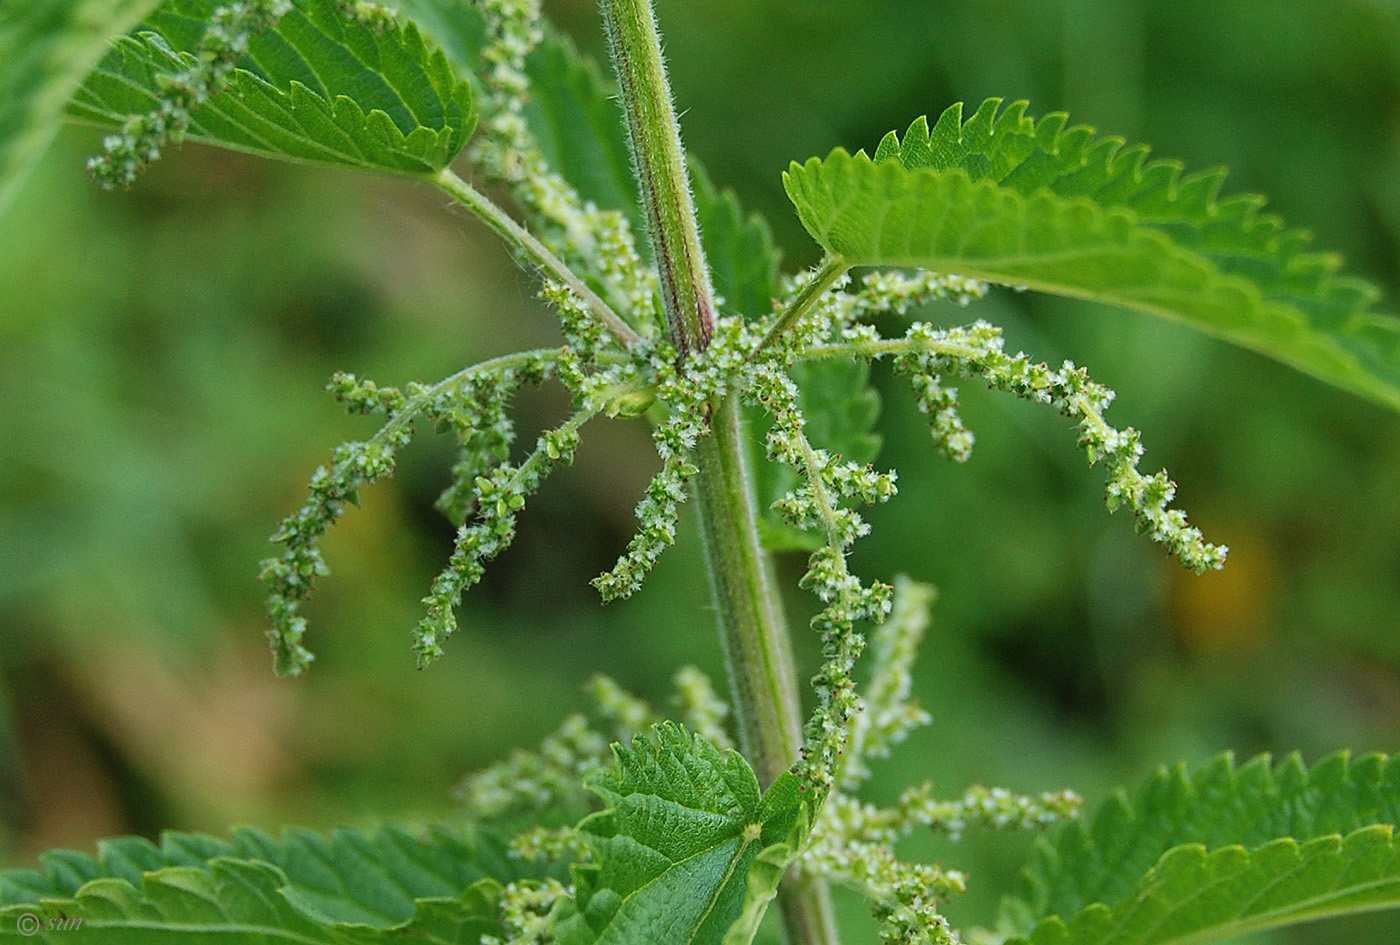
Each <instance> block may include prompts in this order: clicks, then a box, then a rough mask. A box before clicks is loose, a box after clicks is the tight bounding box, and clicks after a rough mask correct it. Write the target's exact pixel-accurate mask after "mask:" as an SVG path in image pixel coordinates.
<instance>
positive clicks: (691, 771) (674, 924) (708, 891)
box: [555, 723, 809, 945]
mask: <svg viewBox="0 0 1400 945" xmlns="http://www.w3.org/2000/svg"><path fill="white" fill-rule="evenodd" d="M613 750H614V753H615V755H616V756H617V764H616V766H615V767H614V768H613V769H611V770H606V771H602V772H599V773H598V775H597V776H596V777H594V778H593V779H592V780H591V782H590V787H591V788H592V789H593V790H594V791H596V792H597V793H598V795H599V796H600V797H602V798H603V800H604V801H605V802H606V803H607V805H608V809H607V810H604V811H601V812H600V813H597V814H594V815H592V816H591V817H589V818H587V819H585V820H584V821H583V823H582V824H581V829H583V830H584V832H585V834H586V835H587V836H588V838H589V842H590V844H591V846H592V847H593V851H594V859H593V862H592V863H590V864H588V865H586V866H580V867H575V869H574V881H575V886H576V890H577V891H576V895H575V897H574V898H573V899H571V900H568V901H566V902H565V903H564V905H563V906H562V908H561V909H560V910H559V911H558V912H557V913H556V923H555V935H556V940H557V941H558V942H559V943H560V945H594V943H599V945H602V943H607V945H679V943H686V945H692V943H693V945H701V943H715V945H721V943H722V945H739V943H744V942H749V941H751V940H752V938H753V935H754V933H755V932H756V931H757V929H758V922H759V920H760V919H761V918H762V917H763V911H764V909H765V907H766V906H767V903H768V901H769V900H770V899H772V897H773V896H774V895H775V894H776V892H777V886H778V880H779V879H780V878H781V876H782V872H783V869H784V868H785V867H786V865H787V863H788V862H789V860H790V859H791V858H792V856H793V854H794V852H795V850H796V847H797V846H798V844H799V843H800V841H801V839H802V838H803V837H804V836H805V833H806V830H807V829H809V821H808V818H807V816H806V807H805V805H804V803H803V797H802V794H801V792H800V790H799V782H798V779H797V778H796V777H795V776H794V775H791V774H784V775H783V776H782V777H781V778H779V779H778V780H777V781H776V782H775V783H774V784H773V786H772V787H770V788H769V789H768V791H767V792H766V793H761V792H760V790H759V786H758V780H757V778H755V777H754V773H753V769H751V768H750V767H749V765H748V763H747V762H746V761H744V759H743V758H741V757H740V756H739V755H738V753H736V752H733V751H729V752H725V753H723V754H721V753H720V751H719V750H718V749H716V748H715V747H714V746H713V745H711V744H710V743H709V742H707V741H705V740H704V739H702V738H700V737H699V736H697V735H693V734H691V733H689V732H687V731H685V730H684V729H682V728H680V727H679V726H677V725H674V724H672V723H665V724H662V725H659V726H656V727H655V728H653V729H652V732H651V736H650V737H648V736H646V735H641V736H638V737H637V738H636V739H634V740H633V742H632V745H631V746H630V747H625V746H621V745H617V746H614V749H613Z"/></svg>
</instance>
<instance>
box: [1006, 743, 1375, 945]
mask: <svg viewBox="0 0 1400 945" xmlns="http://www.w3.org/2000/svg"><path fill="white" fill-rule="evenodd" d="M1397 822H1400V762H1397V760H1396V759H1393V758H1385V757H1382V756H1378V755H1373V756H1367V757H1365V758H1361V759H1358V760H1356V761H1353V760H1351V759H1350V758H1349V757H1348V756H1347V755H1345V754H1339V755H1335V756H1332V757H1330V758H1328V759H1326V760H1324V761H1322V762H1319V763H1318V764H1317V765H1315V766H1314V767H1313V768H1312V770H1308V769H1306V768H1304V767H1303V765H1302V763H1301V762H1300V761H1299V760H1298V759H1297V758H1296V757H1290V758H1288V759H1286V760H1284V761H1283V762H1281V763H1280V764H1278V765H1277V766H1271V764H1270V759H1269V758H1268V757H1267V756H1261V757H1258V758H1255V759H1253V760H1252V761H1250V762H1249V763H1247V764H1245V765H1243V766H1240V767H1236V766H1235V764H1234V763H1233V761H1232V760H1231V759H1230V758H1229V757H1228V756H1226V757H1222V758H1220V759H1219V760H1217V761H1215V762H1213V763H1212V764H1210V765H1208V766H1206V767H1205V768H1202V769H1201V770H1200V771H1198V772H1196V773H1195V774H1194V775H1191V776H1188V775H1187V774H1186V772H1185V771H1184V769H1182V768H1177V769H1175V770H1173V771H1165V770H1163V771H1160V772H1158V774H1157V775H1156V776H1155V777H1153V778H1152V779H1151V780H1150V781H1148V782H1147V784H1146V785H1144V786H1143V788H1142V789H1141V790H1139V791H1138V792H1137V793H1136V794H1135V795H1134V796H1133V797H1132V798H1131V799H1129V798H1127V797H1126V796H1119V797H1115V798H1111V799H1110V800H1108V801H1107V802H1105V803H1104V805H1103V806H1102V807H1101V808H1100V809H1099V811H1098V812H1097V813H1096V815H1095V816H1094V818H1093V821H1092V823H1088V824H1086V823H1084V822H1073V823H1068V824H1066V825H1064V826H1063V827H1062V828H1061V829H1059V830H1058V831H1057V832H1056V833H1055V834H1054V835H1053V836H1052V837H1051V838H1048V839H1044V840H1042V841H1040V842H1039V843H1038V844H1037V845H1036V847H1035V849H1034V851H1033V853H1032V855H1031V859H1030V862H1029V864H1028V865H1027V867H1026V870H1025V873H1024V879H1023V890H1022V892H1021V895H1020V897H1019V898H1017V899H1008V900H1007V901H1006V902H1005V903H1004V904H1003V910H1002V923H1003V925H1004V926H1005V927H1007V928H1009V929H1012V930H1014V931H1017V932H1020V933H1022V934H1030V933H1031V931H1032V929H1035V932H1034V934H1033V935H1031V941H1033V942H1034V943H1035V945H1042V943H1060V942H1074V943H1076V945H1089V943H1091V942H1093V943H1097V942H1119V941H1121V942H1123V943H1125V945H1126V943H1128V942H1139V941H1141V942H1148V941H1151V942H1157V941H1162V942H1167V941H1178V940H1180V941H1207V940H1211V939H1213V938H1216V937H1220V936H1223V935H1226V934H1236V933H1238V932H1241V931H1244V930H1246V929H1248V928H1254V927H1262V926H1263V925H1273V924H1280V923H1283V922H1292V921H1300V920H1302V919H1305V918H1313V917H1317V916H1321V915H1328V914H1334V913H1337V912H1341V911H1348V910H1352V909H1359V908H1378V907H1381V906H1393V905H1397V904H1400V847H1397V846H1396V844H1395V841H1394V839H1393V838H1392V827H1393V825H1394V824H1396V823H1397ZM1343 838H1345V839H1343ZM1154 916H1155V917H1154ZM1149 917H1151V918H1150V920H1149ZM1037 923H1040V925H1039V926H1037ZM1193 923H1195V924H1193ZM1149 925H1150V926H1152V927H1153V928H1157V929H1159V930H1160V929H1174V930H1184V931H1181V932H1180V935H1178V933H1177V932H1175V931H1174V932H1172V935H1173V936H1176V937H1166V938H1160V939H1159V938H1156V937H1147V938H1144V937H1140V936H1139V932H1138V931H1135V930H1141V929H1145V928H1146V927H1147V926H1149ZM1114 928H1116V929H1118V930H1119V931H1118V932H1115V933H1113V934H1119V933H1121V934H1123V935H1125V936H1126V937H1124V938H1121V939H1119V938H1114V937H1112V935H1110V934H1109V930H1110V929H1114ZM1056 929H1059V931H1056ZM1066 929H1068V930H1069V931H1068V932H1066V931H1065V930H1066ZM1063 934H1068V935H1069V937H1068V938H1065V937H1062V935H1063ZM1144 934H1145V933H1144ZM1135 936H1136V937H1135ZM1182 936H1185V937H1182ZM1191 936H1201V937H1198V938H1193V937H1191Z"/></svg>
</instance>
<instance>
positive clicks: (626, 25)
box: [602, 0, 715, 357]
mask: <svg viewBox="0 0 1400 945" xmlns="http://www.w3.org/2000/svg"><path fill="white" fill-rule="evenodd" d="M602 10H603V28H604V30H605V31H606V33H607V36H608V48H609V51H610V52H611V55H612V63H613V71H614V72H615V73H616V75H617V83H618V89H619V91H620V92H621V97H622V108H623V113H624V115H625V116H626V120H627V136H628V141H629V143H630V144H631V147H632V160H633V165H634V168H635V170H636V173H637V182H638V183H639V184H640V185H641V194H642V206H643V209H644V210H645V211H646V221H647V233H648V235H649V236H650V237H651V244H652V248H653V249H654V250H655V251H656V267H657V272H658V275H659V276H660V278H661V304H662V307H663V308H664V309H665V311H666V323H667V325H668V326H669V327H670V330H671V340H672V341H673V342H675V345H676V347H677V349H679V351H680V353H681V356H682V357H684V356H685V355H686V354H687V353H688V352H690V351H698V350H700V349H702V348H704V347H705V346H706V345H708V344H709V343H710V335H711V334H712V333H713V332H714V325H715V305H714V290H713V289H712V288H711V286H710V270H709V267H708V266H706V264H705V251H704V249H703V247H702V246H701V243H700V227H699V225H698V224H697V223H696V220H695V199H694V197H693V196H692V195H691V192H690V177H689V175H688V174H687V172H686V166H685V151H684V150H683V149H682V148H681V132H680V123H679V122H678V121H677V120H676V111H675V108H674V107H673V105H672V104H671V86H670V83H669V82H668V81H667V79H666V65H665V62H664V61H663V60H662V58H661V37H660V34H659V33H658V32H657V30H656V18H655V16H653V14H652V9H651V0H602Z"/></svg>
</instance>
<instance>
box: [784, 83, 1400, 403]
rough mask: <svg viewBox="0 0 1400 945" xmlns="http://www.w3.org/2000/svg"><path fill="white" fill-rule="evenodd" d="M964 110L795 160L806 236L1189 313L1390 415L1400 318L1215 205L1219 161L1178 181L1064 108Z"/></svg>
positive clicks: (868, 255) (1333, 263) (791, 180)
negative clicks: (967, 114)
mask: <svg viewBox="0 0 1400 945" xmlns="http://www.w3.org/2000/svg"><path fill="white" fill-rule="evenodd" d="M1024 108H1025V106H1024V104H1022V103H1018V104H1016V105H1013V106H1011V107H1009V108H1007V109H1005V110H1001V102H1000V100H997V99H992V100H989V101H988V102H987V103H985V104H984V105H983V106H982V107H981V108H980V109H978V111H977V113H976V114H975V115H974V116H973V117H972V118H970V119H968V120H967V121H966V122H964V121H963V120H962V112H961V107H960V106H954V107H953V108H950V109H948V110H947V111H946V112H944V113H943V116H942V117H941V118H940V119H939V121H938V122H937V123H936V124H935V126H934V127H933V128H929V127H928V124H927V122H926V121H923V120H922V119H921V120H920V121H917V122H915V123H914V125H913V126H912V127H911V128H910V129H909V131H908V132H907V133H906V134H905V136H904V138H903V139H902V140H901V139H900V138H899V137H898V136H896V135H894V134H890V135H887V136H886V137H885V139H884V141H882V142H881V144H880V147H879V148H878V149H877V150H876V152H875V157H874V158H871V157H869V156H868V155H866V154H865V153H864V152H859V153H857V154H855V155H852V154H848V153H847V152H846V151H844V150H840V149H838V150H836V151H833V152H832V153H831V155H830V156H829V157H827V158H826V159H825V160H822V159H817V158H813V159H812V160H809V161H808V162H807V163H806V164H801V165H799V164H793V165H792V166H791V168H789V170H788V172H787V173H786V174H785V175H784V183H785V186H786V188H787V192H788V196H789V197H790V198H791V199H792V201H793V204H794V205H795V206H796V208H797V211H798V215H799V217H800V218H801V220H802V223H803V225H804V226H805V227H806V228H807V231H808V232H809V233H811V234H812V236H813V237H814V238H815V239H816V240H817V242H818V243H820V244H821V245H822V246H823V247H825V248H826V249H827V251H828V252H830V253H832V254H833V255H835V256H837V257H839V258H841V259H842V260H844V261H845V262H847V263H849V264H850V265H894V266H912V267H918V268H922V269H929V270H933V271H936V272H948V273H956V274H959V275H964V276H970V277H975V278H980V279H985V280H987V281H991V282H999V283H1005V284H1012V285H1021V286H1028V287H1030V288H1032V289H1037V290H1040V291H1045V292H1050V293H1053V294H1058V295H1065V296H1070V297H1074V298H1083V299H1092V300H1097V301H1102V302H1107V303H1111V304H1116V305H1121V306H1124V307H1127V308H1134V309H1138V310H1141V311H1146V312H1151V313H1153V314H1157V315H1163V316H1167V317H1170V318H1175V319H1178V320H1181V321H1184V322H1186V323H1187V324H1189V325H1192V326H1194V327H1196V328H1199V329H1201V330H1203V331H1206V332H1209V333H1211V334H1214V335H1218V336H1220V337H1222V338H1225V339H1227V340H1229V341H1232V342H1234V343H1236V344H1239V345H1241V346H1243V347H1246V348H1251V349H1253V350H1255V351H1258V352H1260V353H1262V354H1266V355H1269V356H1270V357H1273V358H1276V359H1278V360H1281V361H1283V362H1285V363H1287V364H1290V365H1292V366H1294V367H1296V368H1299V369H1300V370H1303V371H1306V372H1308V373H1310V374H1313V375H1315V376H1317V377H1319V378H1321V379H1323V380H1325V381H1328V382H1330V383H1333V384H1336V385H1338V386H1340V387H1343V388H1346V389H1348V390H1351V391H1353V392H1355V393H1358V394H1361V395H1363V396H1366V397H1370V398H1372V399H1374V400H1377V401H1379V402H1381V403H1384V404H1387V405H1389V406H1391V407H1394V408H1397V409H1400V319H1396V318H1394V317H1391V316H1388V315H1383V314H1380V313H1378V312H1376V311H1374V309H1373V306H1374V304H1375V302H1376V299H1377V292H1376V290H1375V289H1374V288H1372V287H1371V286H1370V285H1368V284H1367V283H1364V282H1361V281H1359V280H1356V279H1351V278H1348V277H1345V276H1342V275H1340V274H1339V273H1338V269H1339V266H1340V263H1339V262H1338V260H1337V259H1336V257H1334V256H1329V255H1322V254H1318V253H1311V252H1307V251H1305V247H1306V244H1307V242H1308V240H1309V237H1308V235H1307V234H1306V233H1304V232H1303V231H1301V230H1296V229H1288V228H1285V227H1284V226H1283V224H1282V223H1281V222H1280V221H1279V220H1278V219H1277V218H1276V217H1274V216H1271V215H1268V214H1263V213H1261V212H1260V206H1261V205H1262V200H1261V199H1260V198H1258V197H1253V196H1241V197H1230V198H1226V199H1221V198H1220V197H1219V196H1218V194H1219V190H1220V185H1221V181H1222V179H1223V172H1220V171H1211V172H1207V173H1204V174H1197V175H1189V176H1187V175H1183V174H1182V171H1181V167H1180V165H1178V164H1175V163H1173V162H1167V161H1149V160H1147V149H1146V148H1143V147H1131V148H1128V147H1124V145H1123V141H1122V140H1121V139H1119V138H1099V137H1097V136H1095V134H1094V133H1093V131H1092V130H1090V129H1088V128H1084V127H1082V126H1081V127H1071V128H1067V127H1066V118H1065V116H1064V115H1050V116H1047V117H1046V118H1043V119H1041V120H1040V121H1039V122H1036V121H1032V120H1031V119H1029V118H1027V117H1025V115H1024Z"/></svg>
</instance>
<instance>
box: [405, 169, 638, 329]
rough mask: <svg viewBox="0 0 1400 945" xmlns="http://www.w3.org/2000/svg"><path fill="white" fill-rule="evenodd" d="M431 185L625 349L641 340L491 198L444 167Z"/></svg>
mask: <svg viewBox="0 0 1400 945" xmlns="http://www.w3.org/2000/svg"><path fill="white" fill-rule="evenodd" d="M433 183H434V184H436V185H437V186H438V187H439V188H441V189H442V190H444V191H446V192H447V193H448V194H449V195H451V197H452V199H454V200H456V201H457V202H458V203H460V204H461V205H462V206H464V207H466V208H467V209H468V210H470V211H471V212H472V213H474V214H475V215H476V216H477V217H478V218H479V219H480V220H481V221H482V222H483V223H485V224H486V225H487V226H489V227H491V229H493V230H495V231H496V232H497V233H498V234H500V236H501V238H502V239H504V240H505V241H506V242H507V243H508V244H510V246H511V247H512V248H513V249H514V250H515V251H516V252H518V253H521V254H523V255H524V256H526V257H528V258H529V259H530V260H531V261H532V262H533V263H534V264H535V265H536V266H538V267H539V268H540V270H541V271H542V272H543V273H544V274H545V275H547V276H548V277H549V278H551V279H554V280H556V281H558V282H562V283H563V284H564V285H566V286H568V287H569V289H570V291H572V292H573V293H574V295H576V296H578V297H579V300H580V301H581V302H583V304H584V306H585V307H586V308H587V309H588V311H589V313H590V314H592V315H593V317H594V318H596V319H598V321H599V322H601V323H602V325H603V327H604V328H606V329H607V330H608V332H609V333H611V334H612V336H613V337H614V338H616V339H617V340H618V342H619V343H621V344H622V345H623V346H624V347H629V346H631V345H634V344H636V343H637V342H639V341H641V340H642V338H641V336H640V335H638V334H637V333H636V332H635V331H634V330H633V329H632V326H631V325H629V324H627V323H626V322H625V321H623V320H622V317H621V316H620V315H618V314H617V312H615V311H614V310H613V308H612V306H610V305H609V304H608V303H607V302H604V301H603V300H602V299H601V298H599V297H598V293H596V292H594V291H593V290H592V289H590V288H589V287H588V284H587V283H586V282H584V281H583V279H581V278H580V277H579V275H578V273H576V272H574V271H573V270H572V269H570V268H569V267H568V266H567V265H566V264H565V263H564V261H563V260H561V259H560V258H559V257H558V256H556V255H554V254H553V253H552V252H550V251H549V247H548V246H545V245H544V244H543V243H541V242H540V241H539V240H538V239H536V238H535V236H534V234H532V233H531V232H530V231H529V230H527V229H525V228H524V227H523V226H521V225H520V224H519V223H516V222H515V221H514V220H513V219H511V217H510V215H509V214H508V213H506V212H505V211H504V210H502V209H501V208H500V207H499V206H497V205H496V204H495V203H493V202H492V201H491V199H490V198H488V197H487V196H486V195H485V194H483V193H482V192H481V191H479V190H477V189H476V188H475V187H473V186H472V185H471V184H468V183H467V182H466V181H464V180H462V178H460V177H458V176H457V175H456V173H454V172H453V170H452V168H450V167H444V168H443V169H442V170H441V171H440V172H439V173H438V175H437V176H436V177H435V178H433Z"/></svg>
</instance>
